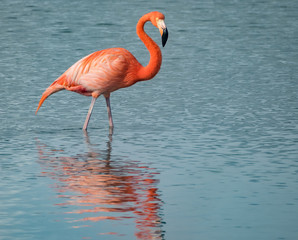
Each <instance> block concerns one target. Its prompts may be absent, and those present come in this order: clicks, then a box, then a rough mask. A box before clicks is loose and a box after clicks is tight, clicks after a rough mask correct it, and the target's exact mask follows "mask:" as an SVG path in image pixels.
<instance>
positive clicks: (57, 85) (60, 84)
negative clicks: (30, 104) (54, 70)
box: [35, 75, 66, 114]
mask: <svg viewBox="0 0 298 240" xmlns="http://www.w3.org/2000/svg"><path fill="white" fill-rule="evenodd" d="M65 80H66V77H65V75H62V76H61V77H60V78H58V79H57V80H56V81H54V82H53V83H52V84H51V85H50V86H49V87H48V88H47V89H46V90H45V91H44V93H43V94H42V96H41V99H40V100H39V104H38V107H37V109H36V112H35V114H37V112H38V110H39V108H40V107H41V105H42V104H43V102H44V101H45V100H46V99H47V98H48V97H49V96H50V95H52V94H53V93H55V92H59V91H61V90H63V89H64V85H65Z"/></svg>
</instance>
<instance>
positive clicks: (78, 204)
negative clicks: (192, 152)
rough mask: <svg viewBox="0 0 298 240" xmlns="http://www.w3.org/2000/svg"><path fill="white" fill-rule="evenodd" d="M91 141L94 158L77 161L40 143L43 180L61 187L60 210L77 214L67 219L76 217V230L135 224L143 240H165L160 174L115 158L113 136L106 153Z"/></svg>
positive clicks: (82, 156) (80, 156) (81, 156)
mask: <svg viewBox="0 0 298 240" xmlns="http://www.w3.org/2000/svg"><path fill="white" fill-rule="evenodd" d="M85 140H86V144H87V146H88V152H87V153H84V154H77V155H75V156H64V155H65V153H64V152H63V150H56V149H55V150H53V149H50V148H49V147H48V146H46V145H44V144H41V143H40V142H39V141H37V147H38V150H39V163H40V165H41V166H42V169H43V172H42V174H43V175H45V176H48V177H50V178H52V179H55V181H57V183H56V185H55V188H56V189H57V195H58V197H59V199H62V203H57V205H59V206H67V207H69V208H72V210H71V211H68V212H66V214H72V216H76V217H73V218H71V220H70V222H71V223H73V224H74V225H73V227H74V228H78V227H86V222H87V223H88V222H89V223H90V222H97V221H102V220H124V219H128V218H131V219H134V220H135V223H136V228H137V230H136V233H135V235H136V237H137V239H163V232H162V230H161V225H162V222H161V216H160V213H159V212H160V207H161V200H160V198H159V194H158V188H157V183H158V180H157V179H156V178H155V175H156V174H158V173H157V172H156V170H155V169H152V168H149V167H147V166H143V165H141V164H140V163H138V162H136V161H128V160H125V159H121V158H118V159H117V158H115V156H113V157H112V158H111V151H112V146H111V143H112V137H111V136H110V138H109V141H108V142H107V149H106V150H104V151H98V150H97V151H96V149H95V146H94V145H92V144H90V140H89V137H88V135H87V134H86V135H85ZM61 155H62V156H61ZM76 214H77V215H76ZM68 219H69V218H68ZM79 222H83V223H84V224H82V225H79V224H78V223H79ZM78 225H79V226H78ZM87 226H88V224H87ZM100 234H104V233H100ZM108 234H118V233H114V232H110V233H108Z"/></svg>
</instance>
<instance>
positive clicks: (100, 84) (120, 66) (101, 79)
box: [36, 12, 168, 130]
mask: <svg viewBox="0 0 298 240" xmlns="http://www.w3.org/2000/svg"><path fill="white" fill-rule="evenodd" d="M147 21H151V22H152V24H153V25H154V26H156V27H157V28H159V30H160V33H161V35H162V42H163V46H164V45H165V43H166V40H167V36H168V32H167V29H166V26H165V24H164V15H163V14H162V13H159V12H151V13H148V14H146V15H144V16H143V17H142V18H141V19H140V20H139V22H138V24H137V34H138V36H139V37H140V39H141V40H142V41H143V43H144V44H145V46H146V47H147V49H148V50H149V53H150V61H149V63H148V65H147V66H145V67H144V66H142V65H141V64H140V63H139V62H138V60H137V59H136V58H135V57H134V56H133V55H132V54H131V53H130V52H129V51H128V50H126V49H124V48H109V49H105V50H101V51H97V52H94V53H92V54H90V55H88V56H86V57H84V58H82V59H81V60H79V61H78V62H76V63H75V64H73V65H72V66H71V67H70V68H69V69H68V70H67V71H66V72H64V73H63V74H62V75H61V76H60V77H59V78H58V79H57V80H56V81H54V82H53V83H52V84H51V85H50V86H49V87H48V88H47V89H46V90H45V92H44V93H43V95H42V97H41V99H40V102H39V105H38V107H37V110H36V113H37V111H38V110H39V108H40V107H41V105H42V104H43V102H44V100H45V99H46V98H47V97H49V96H50V95H51V94H53V93H55V92H58V91H61V90H69V91H73V92H77V93H79V94H82V95H85V96H92V101H91V105H90V108H89V111H88V114H87V117H86V121H85V124H84V126H83V129H84V130H86V129H87V127H88V123H89V119H90V117H91V113H92V109H93V105H94V103H95V100H96V99H97V98H98V97H99V96H100V95H104V97H105V98H106V104H107V110H108V116H109V125H110V127H113V126H114V125H113V120H112V113H111V107H110V93H111V92H114V91H116V90H118V89H120V88H125V87H129V86H131V85H133V84H135V83H136V82H138V81H143V80H149V79H151V78H153V77H154V76H155V75H156V74H157V73H158V71H159V69H160V66H161V61H162V55H161V51H160V48H159V47H158V45H157V44H156V43H155V42H154V41H153V40H152V39H151V38H150V37H149V36H148V35H147V34H146V33H145V31H144V24H145V23H146V22H147Z"/></svg>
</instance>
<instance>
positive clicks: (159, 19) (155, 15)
mask: <svg viewBox="0 0 298 240" xmlns="http://www.w3.org/2000/svg"><path fill="white" fill-rule="evenodd" d="M150 15H151V17H150V20H151V22H152V24H153V25H154V26H155V27H157V28H158V30H159V32H160V35H161V42H162V46H163V47H164V46H165V45H166V43H167V40H168V35H169V33H168V29H167V26H166V24H165V16H164V15H163V14H162V13H160V12H151V14H150Z"/></svg>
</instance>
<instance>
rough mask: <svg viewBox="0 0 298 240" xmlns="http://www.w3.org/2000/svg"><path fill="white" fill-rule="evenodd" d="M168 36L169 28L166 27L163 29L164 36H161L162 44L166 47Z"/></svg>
mask: <svg viewBox="0 0 298 240" xmlns="http://www.w3.org/2000/svg"><path fill="white" fill-rule="evenodd" d="M168 36H169V33H168V29H167V28H165V29H164V30H163V33H162V36H161V42H162V46H163V47H164V46H165V45H166V43H167V40H168Z"/></svg>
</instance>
